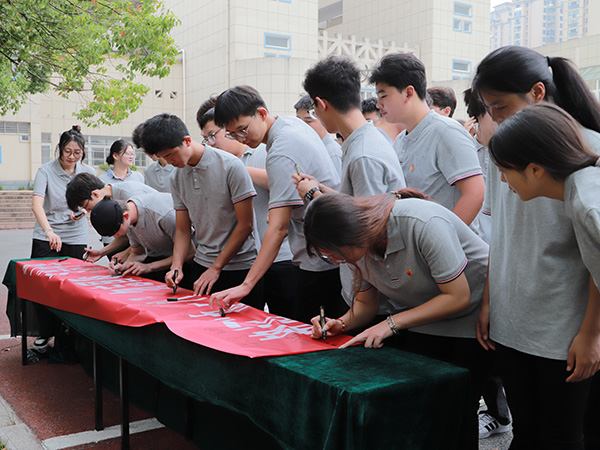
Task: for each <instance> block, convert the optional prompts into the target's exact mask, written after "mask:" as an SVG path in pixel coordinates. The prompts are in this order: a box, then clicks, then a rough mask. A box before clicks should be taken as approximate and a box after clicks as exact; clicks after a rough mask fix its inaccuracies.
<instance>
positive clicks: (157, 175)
mask: <svg viewBox="0 0 600 450" xmlns="http://www.w3.org/2000/svg"><path fill="white" fill-rule="evenodd" d="M174 171H175V167H174V166H172V165H171V164H167V165H166V166H165V167H163V166H161V165H160V163H159V162H158V161H154V162H153V163H152V164H150V165H149V166H148V167H147V168H146V170H144V182H145V183H146V184H147V185H148V186H150V187H153V188H154V189H156V190H157V191H158V192H171V175H172V174H173V172H174Z"/></svg>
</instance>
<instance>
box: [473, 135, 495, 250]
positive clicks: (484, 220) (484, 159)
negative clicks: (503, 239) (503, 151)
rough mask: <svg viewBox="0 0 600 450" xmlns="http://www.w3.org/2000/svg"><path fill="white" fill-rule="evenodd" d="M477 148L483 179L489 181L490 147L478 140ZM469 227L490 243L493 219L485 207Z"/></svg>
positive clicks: (476, 142)
mask: <svg viewBox="0 0 600 450" xmlns="http://www.w3.org/2000/svg"><path fill="white" fill-rule="evenodd" d="M475 149H476V150H477V159H479V164H480V165H481V171H482V173H483V180H484V182H486V183H487V174H488V166H489V161H490V156H489V152H488V148H487V147H486V146H484V145H481V144H480V143H479V142H478V141H477V140H476V141H475ZM469 227H470V228H471V230H473V231H474V232H475V234H477V236H479V237H480V238H481V239H483V240H484V241H485V242H487V243H488V244H489V242H490V237H491V235H492V220H491V219H490V216H489V215H488V214H484V213H483V209H482V210H481V211H479V213H478V214H477V216H476V217H475V219H474V220H473V222H471V225H469Z"/></svg>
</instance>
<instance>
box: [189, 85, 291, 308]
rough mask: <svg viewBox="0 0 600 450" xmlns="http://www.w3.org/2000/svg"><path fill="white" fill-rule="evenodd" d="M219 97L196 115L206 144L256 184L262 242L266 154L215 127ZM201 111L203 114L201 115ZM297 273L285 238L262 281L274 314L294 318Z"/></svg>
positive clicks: (266, 199) (266, 204) (266, 189)
mask: <svg viewBox="0 0 600 450" xmlns="http://www.w3.org/2000/svg"><path fill="white" fill-rule="evenodd" d="M216 101H217V99H216V97H211V98H210V99H208V100H206V101H205V102H204V103H203V104H202V105H200V108H199V109H198V113H197V114H196V120H197V121H198V125H199V126H200V129H201V130H202V136H203V137H204V141H203V144H208V145H212V146H213V147H215V148H218V149H221V150H224V151H226V152H229V153H231V154H232V155H235V156H237V157H238V158H240V159H241V160H242V162H243V163H244V164H245V165H246V167H247V168H248V172H249V173H250V176H251V178H252V182H253V183H254V189H255V190H256V197H255V198H254V201H253V206H254V217H255V218H256V228H257V231H258V236H259V238H260V242H262V240H263V238H264V236H265V232H266V231H267V215H268V212H269V209H268V208H269V183H268V177H267V171H266V169H265V167H266V158H267V150H266V147H265V145H264V144H260V145H259V146H258V147H256V148H252V147H249V146H247V145H244V144H242V143H241V142H238V141H236V140H232V139H227V138H226V137H225V130H224V129H223V128H222V127H221V128H220V127H217V125H215V110H214V105H215V103H216ZM202 111H204V112H203V113H202ZM295 287H296V271H295V269H294V264H293V263H292V252H291V250H290V245H289V242H288V238H287V237H286V238H285V239H284V240H283V242H282V244H281V247H280V248H279V252H278V253H277V256H276V257H275V260H274V261H273V264H271V267H269V269H268V270H267V272H266V273H265V275H264V277H263V298H264V303H266V304H267V305H268V307H269V312H270V313H271V314H276V315H279V316H283V317H291V316H292V315H293V314H294V309H293V308H294V306H295V305H296V289H295Z"/></svg>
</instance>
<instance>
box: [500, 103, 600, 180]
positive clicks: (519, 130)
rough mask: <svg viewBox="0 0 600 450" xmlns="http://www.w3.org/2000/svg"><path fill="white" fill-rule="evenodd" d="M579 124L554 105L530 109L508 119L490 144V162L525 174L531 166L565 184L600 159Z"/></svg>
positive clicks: (528, 107) (547, 104)
mask: <svg viewBox="0 0 600 450" xmlns="http://www.w3.org/2000/svg"><path fill="white" fill-rule="evenodd" d="M579 128H580V125H579V123H577V121H576V120H575V119H574V118H573V117H572V116H571V115H569V113H567V112H566V111H564V110H563V109H561V108H560V107H558V106H556V105H553V104H551V103H547V102H544V103H539V104H536V105H531V106H527V107H526V108H524V109H522V110H521V111H519V112H518V113H517V114H515V115H514V116H512V117H509V118H508V119H506V120H505V121H504V122H502V124H500V126H499V127H498V129H497V130H496V132H495V133H494V135H493V136H492V138H491V139H490V142H489V151H490V158H491V159H492V161H493V162H494V163H495V164H496V165H497V166H499V167H503V168H507V169H514V170H517V171H519V172H522V171H523V170H525V168H527V166H528V165H529V164H530V163H533V164H537V165H539V166H541V167H543V168H544V169H545V170H546V171H547V172H548V173H549V174H550V175H551V176H552V177H553V178H554V179H556V180H562V179H565V178H566V177H567V176H569V175H570V174H572V173H573V172H575V171H577V170H579V169H583V168H584V167H588V166H593V165H595V164H596V162H597V161H598V158H599V156H598V155H597V154H596V153H594V152H593V151H592V150H590V149H589V147H588V146H587V145H586V143H585V141H584V139H583V138H582V136H581V133H580V131H579Z"/></svg>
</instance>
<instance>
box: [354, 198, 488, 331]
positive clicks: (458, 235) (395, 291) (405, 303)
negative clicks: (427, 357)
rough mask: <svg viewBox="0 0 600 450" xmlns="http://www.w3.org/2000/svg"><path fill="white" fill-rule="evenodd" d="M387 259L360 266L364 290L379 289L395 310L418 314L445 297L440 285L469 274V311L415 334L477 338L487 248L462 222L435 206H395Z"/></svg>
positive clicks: (413, 202)
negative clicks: (435, 299) (414, 310)
mask: <svg viewBox="0 0 600 450" xmlns="http://www.w3.org/2000/svg"><path fill="white" fill-rule="evenodd" d="M387 236H388V244H387V248H386V250H385V255H384V256H383V258H382V257H380V256H378V255H374V254H368V255H366V256H365V257H364V258H362V259H361V260H360V261H359V262H358V264H357V265H358V268H359V269H360V275H359V276H362V279H363V281H362V286H361V290H365V289H368V288H369V287H370V286H373V287H375V288H376V289H377V290H378V291H379V292H380V293H382V294H384V295H385V296H387V297H388V298H389V299H390V301H391V304H392V305H393V306H395V309H393V310H391V311H389V312H390V313H394V312H398V311H399V310H403V309H406V308H409V309H410V308H414V307H416V306H419V305H422V304H423V303H425V302H427V301H429V300H431V299H432V298H433V297H435V296H436V295H438V294H440V289H439V284H443V283H448V282H450V281H452V280H454V279H456V278H457V277H458V276H459V275H460V274H462V273H463V271H464V273H465V276H466V277H467V281H468V283H469V288H470V289H471V304H470V305H469V306H468V307H467V309H466V310H464V311H461V312H460V313H458V314H456V315H454V316H452V317H450V318H447V319H444V320H440V321H438V322H435V323H431V324H428V325H423V326H420V327H415V328H411V331H416V332H419V333H424V334H432V335H436V336H452V337H463V338H474V337H475V322H476V320H477V315H478V314H479V307H480V305H481V297H482V295H483V286H484V284H485V276H486V271H487V257H488V245H487V244H486V243H485V242H483V241H482V240H481V239H480V238H479V237H478V236H477V235H476V234H475V233H473V232H472V231H471V230H470V229H469V227H467V226H466V225H465V224H464V222H463V221H462V220H460V219H459V218H458V217H457V216H456V215H455V214H453V213H452V212H451V211H448V210H447V209H446V208H444V207H443V206H441V205H438V204H437V203H435V202H431V201H427V200H421V199H410V198H409V199H403V200H398V201H396V204H395V206H394V208H393V209H392V211H391V214H390V217H389V220H388V224H387Z"/></svg>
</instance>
